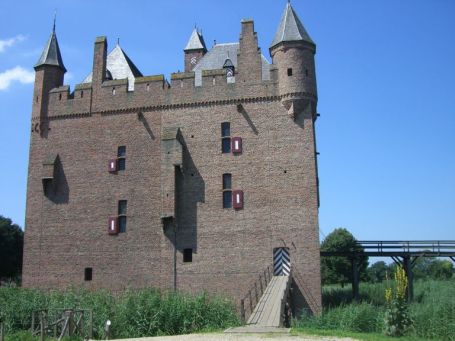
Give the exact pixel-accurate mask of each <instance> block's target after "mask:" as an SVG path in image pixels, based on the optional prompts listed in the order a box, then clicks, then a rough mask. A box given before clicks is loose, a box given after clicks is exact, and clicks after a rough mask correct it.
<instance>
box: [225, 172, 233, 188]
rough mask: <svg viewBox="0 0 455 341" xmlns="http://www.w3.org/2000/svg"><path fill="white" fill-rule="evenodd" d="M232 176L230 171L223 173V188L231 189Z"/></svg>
mask: <svg viewBox="0 0 455 341" xmlns="http://www.w3.org/2000/svg"><path fill="white" fill-rule="evenodd" d="M231 182H232V176H231V174H229V173H226V174H223V189H231Z"/></svg>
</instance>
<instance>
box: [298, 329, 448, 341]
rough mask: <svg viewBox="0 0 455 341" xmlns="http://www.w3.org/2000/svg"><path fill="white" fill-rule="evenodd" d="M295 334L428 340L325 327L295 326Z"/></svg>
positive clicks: (372, 340) (388, 340) (374, 340)
mask: <svg viewBox="0 0 455 341" xmlns="http://www.w3.org/2000/svg"><path fill="white" fill-rule="evenodd" d="M291 335H293V336H338V337H350V338H355V339H357V340H365V341H393V340H396V341H398V340H399V341H428V339H427V338H421V337H417V336H403V337H399V338H398V337H390V336H385V335H383V334H379V333H355V332H348V331H340V330H324V329H311V328H306V329H298V328H293V329H292V330H291ZM432 341H442V339H432Z"/></svg>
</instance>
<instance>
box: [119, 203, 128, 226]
mask: <svg viewBox="0 0 455 341" xmlns="http://www.w3.org/2000/svg"><path fill="white" fill-rule="evenodd" d="M126 211H127V201H126V200H119V202H118V231H119V233H125V232H126Z"/></svg>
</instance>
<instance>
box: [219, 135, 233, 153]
mask: <svg viewBox="0 0 455 341" xmlns="http://www.w3.org/2000/svg"><path fill="white" fill-rule="evenodd" d="M221 151H222V152H223V154H227V153H230V152H231V138H230V137H225V138H223V139H222V140H221Z"/></svg>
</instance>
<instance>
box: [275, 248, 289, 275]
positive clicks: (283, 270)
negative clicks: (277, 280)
mask: <svg viewBox="0 0 455 341" xmlns="http://www.w3.org/2000/svg"><path fill="white" fill-rule="evenodd" d="M290 272H291V258H290V257H289V249H288V248H287V247H279V248H276V249H274V250H273V274H274V275H275V276H289V274H290Z"/></svg>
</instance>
